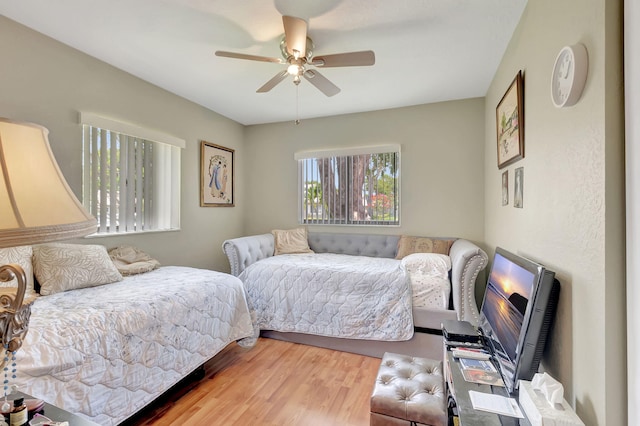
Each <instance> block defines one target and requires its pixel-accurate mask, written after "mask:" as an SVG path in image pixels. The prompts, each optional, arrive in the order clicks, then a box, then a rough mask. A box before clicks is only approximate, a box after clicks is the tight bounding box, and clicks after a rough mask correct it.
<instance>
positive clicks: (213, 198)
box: [200, 141, 235, 207]
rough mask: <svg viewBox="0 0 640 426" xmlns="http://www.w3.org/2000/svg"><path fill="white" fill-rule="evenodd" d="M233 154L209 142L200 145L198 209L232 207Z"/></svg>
mask: <svg viewBox="0 0 640 426" xmlns="http://www.w3.org/2000/svg"><path fill="white" fill-rule="evenodd" d="M234 153H235V151H234V150H233V149H229V148H225V147H223V146H220V145H216V144H213V143H210V142H206V141H201V145H200V207H233V206H234V198H233V197H234V168H235V164H234Z"/></svg>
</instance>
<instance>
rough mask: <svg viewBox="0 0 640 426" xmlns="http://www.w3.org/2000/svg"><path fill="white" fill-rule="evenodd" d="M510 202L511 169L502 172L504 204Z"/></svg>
mask: <svg viewBox="0 0 640 426" xmlns="http://www.w3.org/2000/svg"><path fill="white" fill-rule="evenodd" d="M508 204H509V170H505V171H504V172H502V205H503V206H506V205H508Z"/></svg>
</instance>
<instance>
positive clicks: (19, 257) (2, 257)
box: [0, 246, 36, 298]
mask: <svg viewBox="0 0 640 426" xmlns="http://www.w3.org/2000/svg"><path fill="white" fill-rule="evenodd" d="M32 254H33V249H32V248H31V246H18V247H8V248H3V249H0V265H6V264H9V263H15V264H17V265H20V267H21V268H22V269H23V270H24V274H25V275H26V278H27V281H26V284H27V288H26V291H25V293H24V297H25V298H27V297H29V296H35V295H36V292H35V290H34V289H33V265H32V264H31V256H32ZM17 286H18V282H17V280H16V279H13V280H11V281H9V282H6V283H0V287H17Z"/></svg>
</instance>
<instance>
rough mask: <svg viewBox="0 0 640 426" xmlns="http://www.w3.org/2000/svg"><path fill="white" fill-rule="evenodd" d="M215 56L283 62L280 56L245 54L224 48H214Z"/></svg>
mask: <svg viewBox="0 0 640 426" xmlns="http://www.w3.org/2000/svg"><path fill="white" fill-rule="evenodd" d="M216 56H222V57H225V58H234V59H248V60H250V61H262V62H275V63H276V64H284V63H285V61H283V60H282V59H280V58H269V57H268V56H256V55H245V54H244V53H234V52H225V51H224V50H216Z"/></svg>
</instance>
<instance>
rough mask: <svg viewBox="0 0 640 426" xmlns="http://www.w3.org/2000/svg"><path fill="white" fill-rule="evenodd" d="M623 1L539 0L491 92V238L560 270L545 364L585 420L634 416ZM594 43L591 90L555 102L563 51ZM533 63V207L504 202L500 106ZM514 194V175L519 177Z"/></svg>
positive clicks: (529, 189) (529, 102)
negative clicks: (628, 387)
mask: <svg viewBox="0 0 640 426" xmlns="http://www.w3.org/2000/svg"><path fill="white" fill-rule="evenodd" d="M620 3H621V2H617V1H613V2H612V1H605V0H591V1H586V2H583V1H569V0H563V1H557V0H536V1H530V2H529V3H528V5H527V7H526V9H525V12H524V14H523V16H522V19H521V21H520V23H519V25H518V28H517V30H516V32H515V34H514V36H513V38H512V40H511V43H510V45H509V47H508V50H507V52H506V54H505V56H504V58H503V61H502V64H501V65H500V67H499V69H498V71H497V73H496V75H495V77H494V80H493V83H492V85H491V87H490V89H489V91H488V93H487V96H486V104H485V106H486V121H485V132H486V141H485V218H486V221H485V238H486V243H487V245H488V246H489V247H491V248H493V247H495V246H498V245H499V246H502V247H504V248H506V249H508V250H512V251H515V252H517V253H520V254H522V255H526V256H528V257H531V258H533V259H535V260H538V261H540V262H542V263H544V264H547V265H548V266H549V267H551V268H554V269H555V270H556V271H557V276H558V279H559V281H560V282H561V293H560V304H559V307H558V314H557V316H556V322H555V326H554V329H553V334H552V336H551V340H550V344H551V349H550V350H549V351H548V352H547V353H546V355H545V359H544V367H545V368H546V369H547V370H548V371H549V373H550V374H551V375H552V376H555V377H557V378H558V379H559V380H560V381H561V382H562V383H563V384H564V386H565V397H566V398H567V399H569V401H570V402H572V403H574V405H575V407H576V410H577V412H578V414H579V415H580V417H581V418H582V419H583V420H584V421H585V423H586V424H587V425H596V424H601V425H605V424H611V425H613V424H616V425H621V424H626V421H625V420H626V415H625V414H626V392H625V356H624V351H625V348H624V346H625V327H624V318H625V316H624V315H625V314H624V312H625V308H624V290H625V287H624V286H625V284H624V233H623V232H624V184H623V177H624V167H623V146H624V144H623V136H622V96H621V95H622V92H621V82H622V74H621V43H620V31H621V17H622V13H621V4H620ZM577 42H581V43H583V44H585V45H586V47H587V50H588V52H589V62H590V63H589V75H588V79H587V85H586V89H585V91H584V93H583V96H582V99H581V100H580V101H579V102H578V104H576V105H575V106H573V107H570V108H564V109H556V108H555V107H554V106H553V104H552V103H551V99H550V89H549V84H550V75H551V68H552V65H553V62H554V60H555V57H556V54H557V53H558V51H559V50H560V49H561V48H562V47H563V46H564V45H567V44H574V43H577ZM518 70H522V71H523V73H524V86H525V91H524V98H525V101H524V102H525V107H524V115H525V158H524V159H523V160H521V161H518V162H517V163H515V164H513V165H511V166H509V167H508V168H507V169H508V170H509V179H510V182H511V184H512V182H513V177H514V169H515V168H517V167H524V208H522V209H516V208H514V207H513V205H512V203H510V205H509V206H506V207H502V206H501V202H500V201H501V200H500V194H501V191H500V185H501V173H502V171H503V170H498V168H497V165H496V131H495V107H496V105H497V103H498V102H499V100H500V98H501V96H502V94H503V93H504V91H505V90H506V88H507V87H508V86H509V84H510V82H511V80H512V79H513V78H514V76H515V75H516V73H517V71H518ZM510 189H511V191H510V192H511V194H510V195H511V196H513V186H511V188H510Z"/></svg>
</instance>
